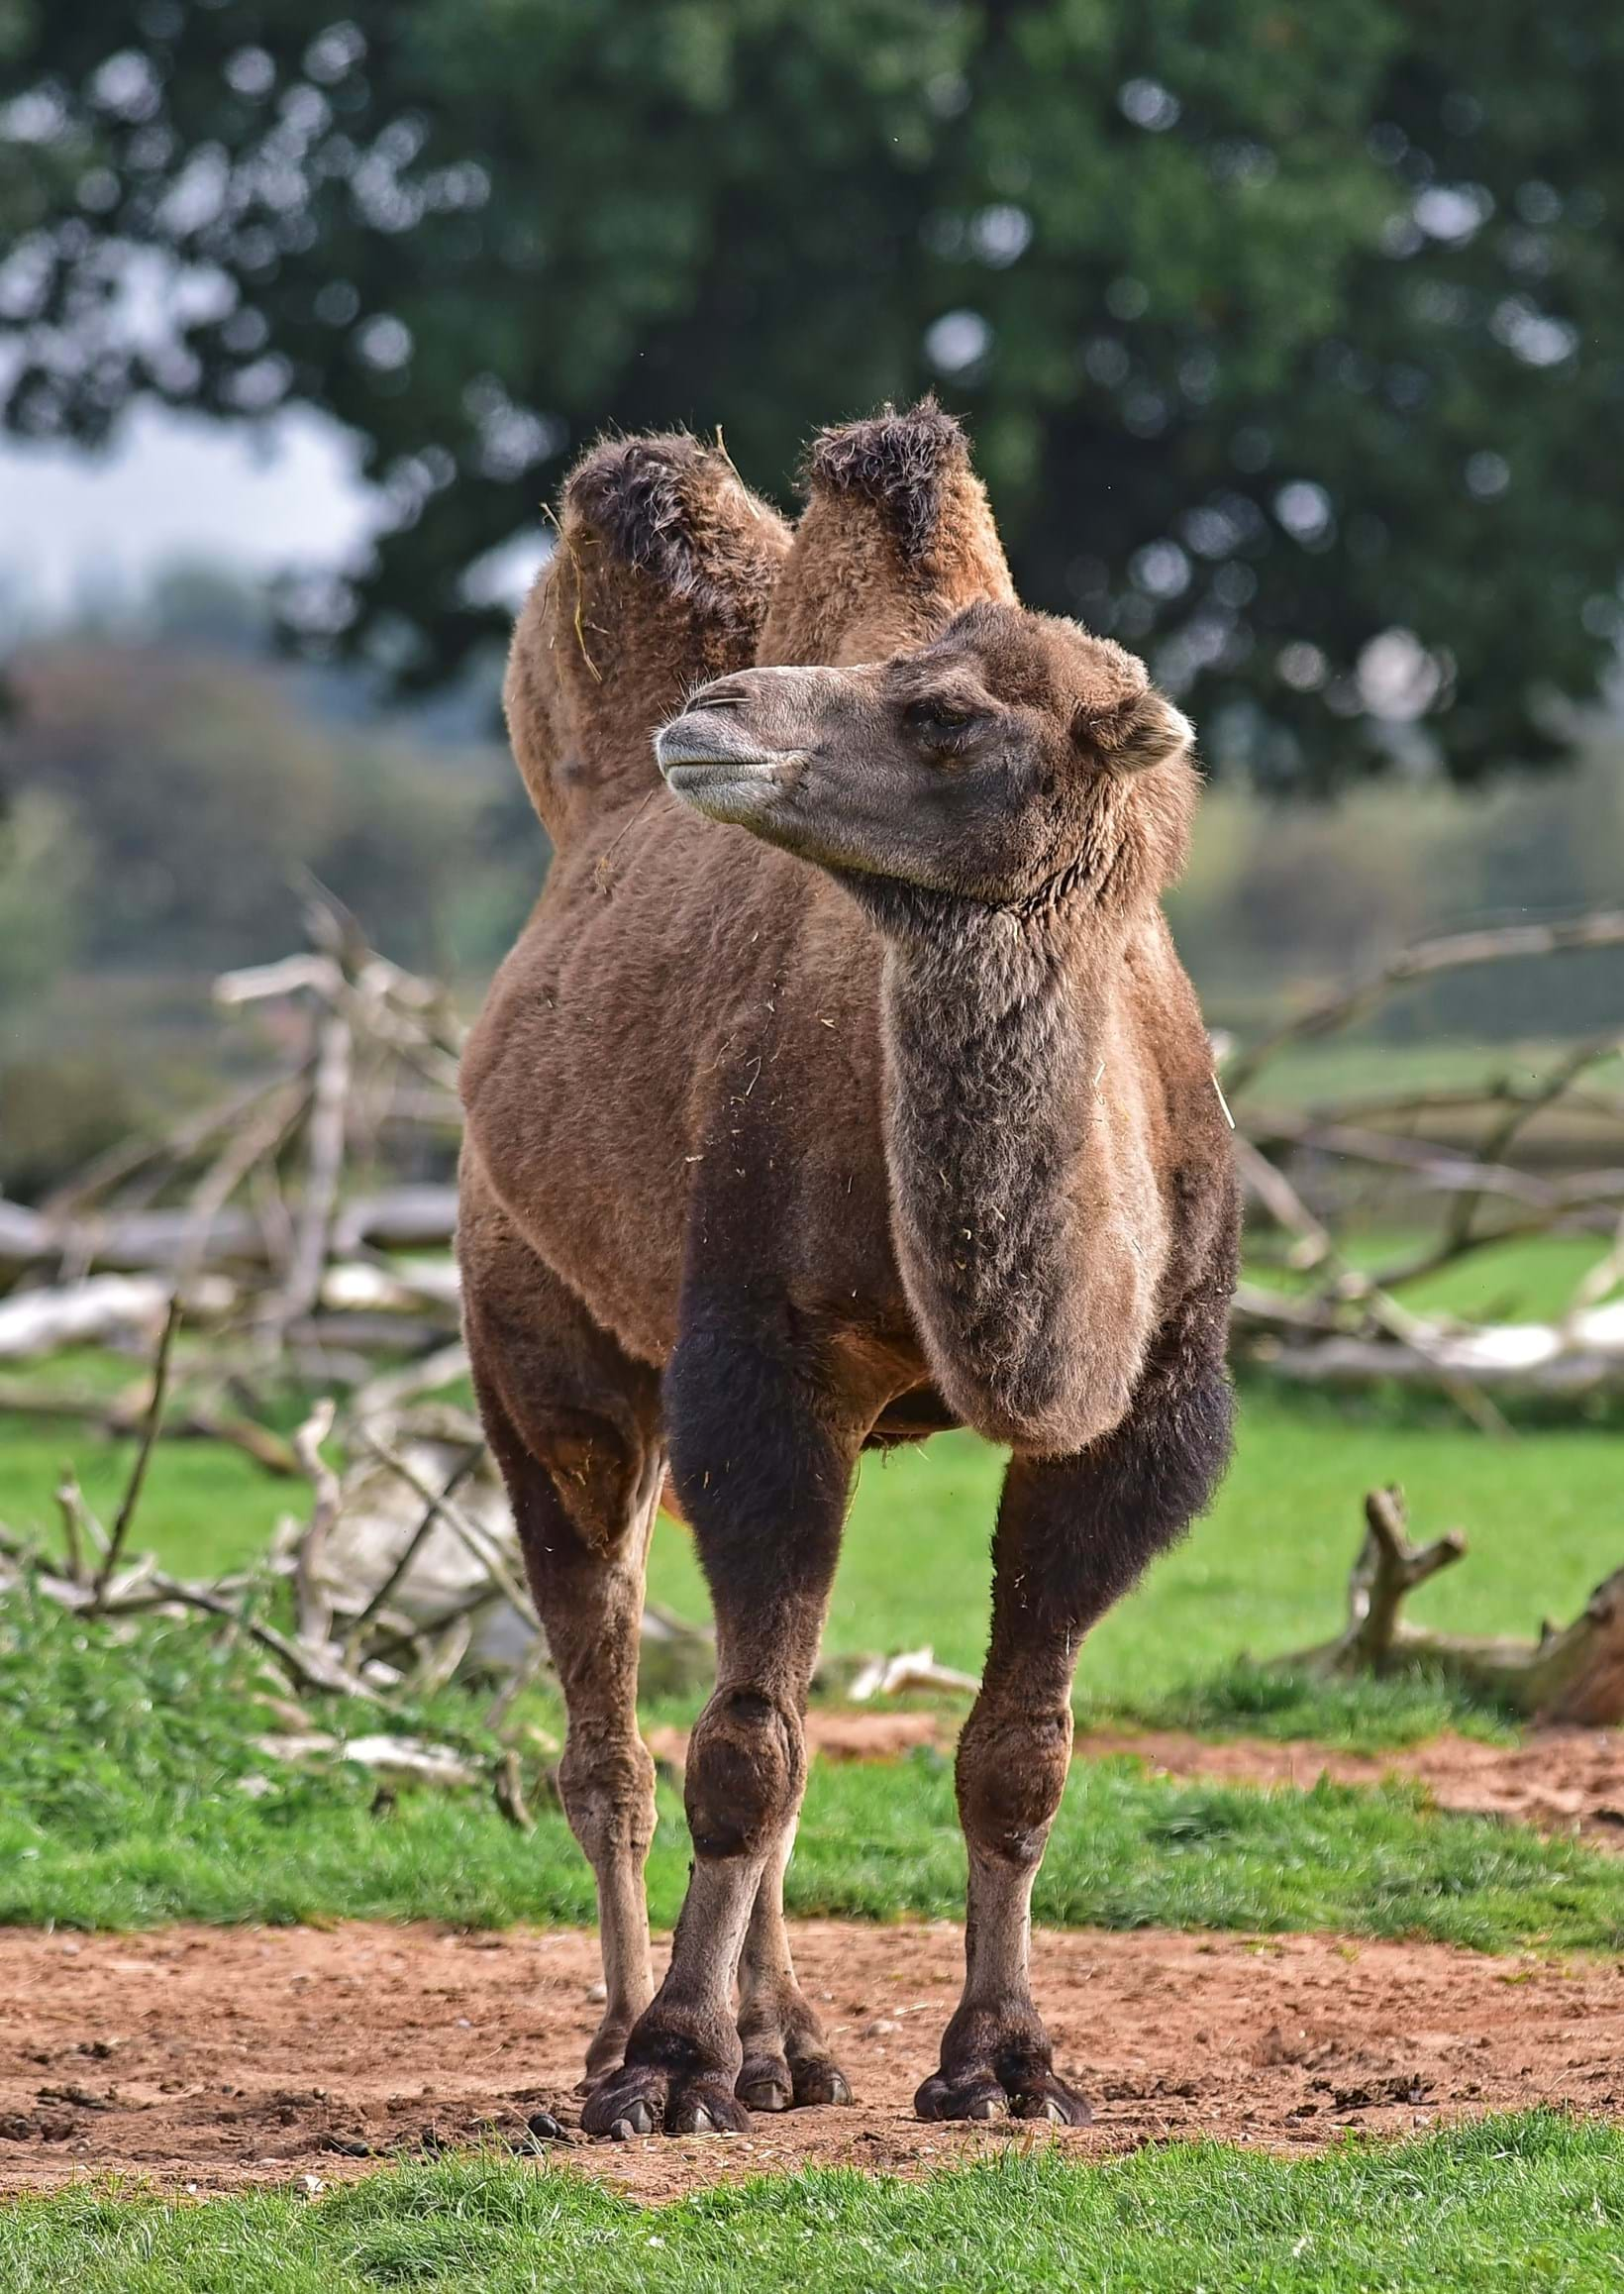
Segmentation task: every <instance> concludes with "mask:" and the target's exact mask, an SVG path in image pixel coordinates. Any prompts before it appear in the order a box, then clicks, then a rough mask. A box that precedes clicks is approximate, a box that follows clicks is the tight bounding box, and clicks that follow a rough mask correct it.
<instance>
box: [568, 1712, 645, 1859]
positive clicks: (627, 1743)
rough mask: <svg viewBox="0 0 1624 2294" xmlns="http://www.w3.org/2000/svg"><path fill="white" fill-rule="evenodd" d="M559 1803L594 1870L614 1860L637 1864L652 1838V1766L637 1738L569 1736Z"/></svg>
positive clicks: (575, 1734)
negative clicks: (628, 1857) (628, 1859)
mask: <svg viewBox="0 0 1624 2294" xmlns="http://www.w3.org/2000/svg"><path fill="white" fill-rule="evenodd" d="M558 1797H559V1799H560V1800H561V1801H562V1802H563V1812H564V1815H565V1816H566V1817H567V1818H568V1820H569V1828H570V1830H571V1831H572V1832H573V1833H574V1835H575V1838H576V1839H577V1841H578V1842H579V1843H580V1848H581V1852H582V1854H583V1855H584V1856H585V1857H586V1860H587V1862H588V1863H589V1864H591V1865H592V1866H593V1868H594V1870H595V1869H596V1868H597V1867H598V1866H599V1865H600V1864H603V1863H607V1862H609V1861H610V1860H612V1859H613V1858H614V1857H615V1856H617V1855H631V1856H634V1857H636V1858H637V1859H638V1860H639V1861H641V1860H642V1858H643V1857H645V1856H646V1855H647V1854H648V1852H649V1843H650V1841H651V1840H652V1839H653V1838H654V1834H655V1764H654V1761H653V1759H652V1758H651V1756H650V1753H649V1750H648V1747H647V1746H646V1745H645V1744H644V1742H643V1740H642V1738H641V1737H639V1736H632V1737H629V1738H628V1737H615V1738H612V1739H604V1738H595V1739H594V1738H587V1739H585V1740H584V1741H583V1740H581V1738H580V1737H579V1734H578V1732H577V1731H575V1730H571V1731H570V1735H569V1740H568V1742H567V1743H566V1744H565V1746H564V1751H563V1758H562V1759H561V1760H560V1761H559V1763H558Z"/></svg>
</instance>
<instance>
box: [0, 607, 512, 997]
mask: <svg viewBox="0 0 1624 2294" xmlns="http://www.w3.org/2000/svg"><path fill="white" fill-rule="evenodd" d="M12 681H13V687H14V692H15V700H16V707H15V711H14V714H13V716H12V719H11V721H10V723H9V724H7V725H6V726H5V727H3V728H0V789H4V790H5V792H6V794H7V795H8V796H9V797H10V799H11V802H12V817H11V819H10V821H9V823H5V822H0V1005H3V1004H4V1002H5V1000H6V997H7V995H8V993H10V994H12V995H16V994H17V993H19V992H20V991H23V990H25V989H34V988H38V987H40V986H42V985H44V984H45V982H46V981H47V980H48V979H49V978H50V977H51V975H52V974H53V973H54V972H56V971H58V970H59V969H61V967H62V966H63V965H64V964H66V963H67V962H68V961H69V960H70V959H72V958H76V957H78V958H82V959H84V960H85V961H86V962H87V963H88V964H90V965H91V966H92V967H107V966H118V967H121V968H123V969H125V970H129V969H130V968H131V967H140V968H143V969H145V970H147V971H161V970H163V969H165V968H168V969H176V970H186V971H200V970H208V971H213V970H218V969H219V968H220V967H221V966H223V965H228V964H235V963H244V962H249V961H252V960H254V959H255V958H259V957H271V956H277V955H281V954H282V953H284V952H285V950H286V949H287V948H288V947H289V946H290V945H291V944H292V943H293V942H294V941H295V940H296V939H297V938H298V934H299V912H298V895H299V884H300V879H301V872H302V871H303V870H306V869H309V870H312V871H314V872H315V874H316V875H317V876H319V877H320V878H321V879H322V881H323V882H324V883H326V884H329V885H331V886H332V887H333V889H334V890H335V891H336V892H338V894H339V895H340V897H341V898H342V899H344V900H345V901H346V902H347V904H348V905H350V906H351V907H352V908H354V909H355V912H356V914H357V915H358V916H360V917H361V919H362V921H363V923H364V925H365V928H366V929H367V931H368V932H369V933H371V934H372V935H373V937H374V938H375V939H376V940H377V942H378V944H379V945H380V946H381V947H383V948H385V949H386V950H387V951H389V952H390V953H391V954H393V955H396V956H399V957H401V958H402V959H404V960H405V961H406V962H408V963H413V964H426V965H433V966H437V967H438V966H445V967H446V968H448V969H452V968H455V967H456V966H457V965H459V964H462V963H468V962H472V963H484V962H487V961H489V960H490V958H491V957H492V955H493V954H494V953H495V952H497V951H498V950H499V948H500V946H501V944H502V943H501V940H500V937H498V938H497V939H496V940H495V942H494V945H493V946H487V945H485V944H484V940H483V938H482V937H481V936H479V935H478V934H477V932H476V933H475V934H474V936H473V938H472V944H471V945H470V944H469V936H468V934H467V933H466V932H464V931H458V929H457V913H456V910H457V904H458V903H460V902H462V901H463V900H464V897H465V888H466V883H467V880H468V879H469V878H472V877H475V876H477V877H478V878H479V879H480V881H481V884H482V886H483V887H484V892H485V898H486V902H487V905H489V906H491V907H493V908H497V907H499V908H501V909H502V910H503V913H502V915H501V917H500V922H501V923H502V924H503V925H505V926H507V927H508V928H509V929H511V926H512V924H513V922H514V920H515V916H516V914H522V913H523V907H524V903H525V902H526V900H527V899H529V898H531V897H533V896H534V892H535V886H536V883H537V881H538V878H539V875H540V865H539V864H540V859H541V854H542V850H543V848H542V844H541V839H540V838H539V836H537V835H536V834H535V833H534V832H532V834H531V835H530V836H528V837H525V838H522V839H513V840H511V842H510V846H509V850H508V853H507V855H506V856H504V858H505V861H506V865H505V866H496V865H494V864H493V863H492V861H491V859H490V857H489V856H488V855H487V854H486V852H485V850H484V813H485V810H486V808H487V807H488V806H489V805H490V804H491V803H492V801H493V799H494V798H495V796H496V793H497V791H498V790H505V788H506V786H507V783H508V782H509V779H510V778H511V777H510V776H509V775H508V774H507V773H505V772H503V771H501V769H500V760H499V759H498V758H497V757H496V756H495V754H494V753H493V752H486V753H484V754H483V755H482V756H475V755H472V754H466V753H464V754H463V755H460V756H457V755H453V754H448V753H445V752H440V753H437V754H435V755H434V756H432V757H431V756H429V755H427V754H425V753H423V752H420V751H416V750H413V749H410V748H408V747H407V746H406V745H405V744H403V743H401V742H399V741H393V740H390V739H387V738H385V737H384V736H382V735H380V734H379V733H378V731H377V730H376V729H375V728H370V727H368V728H357V727H355V726H353V725H349V724H346V723H344V722H342V721H340V722H335V723H323V722H322V721H321V720H319V719H318V718H316V717H314V716H313V715H311V714H309V713H308V711H307V710H306V709H305V708H304V707H302V706H301V705H300V696H299V694H298V693H297V692H296V690H295V689H293V681H292V680H290V679H289V678H287V677H286V675H285V674H284V675H282V676H280V677H278V676H277V675H276V674H274V673H272V672H270V671H268V670H267V669H265V668H264V667H262V666H260V667H250V666H248V665H247V664H245V663H244V662H242V661H241V660H238V659H234V658H233V657H232V656H231V655H230V654H224V653H215V654H208V653H203V652H198V651H180V650H178V649H176V648H174V647H163V646H152V645H145V646H143V645H120V644H116V643H112V642H108V641H97V640H92V639H84V638H80V639H74V640H66V641H63V642H60V643H57V644H53V645H49V646H36V647H32V648H29V649H26V650H25V651H23V652H22V653H20V654H19V655H18V656H17V658H16V660H15V662H14V664H13V670H12Z"/></svg>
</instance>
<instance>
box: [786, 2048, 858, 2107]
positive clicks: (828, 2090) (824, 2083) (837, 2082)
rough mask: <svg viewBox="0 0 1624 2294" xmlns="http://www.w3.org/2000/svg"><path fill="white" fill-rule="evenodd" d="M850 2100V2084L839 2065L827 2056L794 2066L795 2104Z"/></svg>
mask: <svg viewBox="0 0 1624 2294" xmlns="http://www.w3.org/2000/svg"><path fill="white" fill-rule="evenodd" d="M851 2100H852V2082H851V2080H850V2079H848V2078H847V2076H846V2073H845V2072H844V2071H843V2070H842V2069H841V2067H840V2065H839V2064H838V2063H835V2062H831V2061H830V2060H829V2058H828V2057H827V2056H820V2057H819V2058H818V2059H817V2060H816V2061H815V2062H810V2063H797V2064H796V2065H795V2101H796V2102H797V2104H803V2105H806V2104H818V2103H837V2104H841V2105H845V2104H849V2103H850V2102H851Z"/></svg>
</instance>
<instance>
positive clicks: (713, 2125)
mask: <svg viewBox="0 0 1624 2294" xmlns="http://www.w3.org/2000/svg"><path fill="white" fill-rule="evenodd" d="M665 2127H666V2132H667V2133H668V2134H671V2135H748V2134H749V2133H750V2113H749V2112H748V2111H747V2110H746V2109H745V2107H744V2105H743V2104H742V2103H740V2102H738V2101H737V2100H736V2098H735V2097H734V2096H732V2095H730V2094H728V2093H727V2092H726V2091H725V2090H724V2089H722V2088H720V2087H717V2086H715V2085H711V2084H707V2085H706V2086H704V2087H702V2088H695V2089H691V2090H690V2091H689V2092H688V2093H687V2094H678V2096H677V2097H676V2100H675V2101H674V2102H673V2103H672V2105H671V2107H670V2109H669V2111H668V2112H667V2113H666V2115H665Z"/></svg>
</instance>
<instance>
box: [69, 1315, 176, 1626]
mask: <svg viewBox="0 0 1624 2294" xmlns="http://www.w3.org/2000/svg"><path fill="white" fill-rule="evenodd" d="M179 1328H180V1295H179V1293H178V1292H177V1293H176V1294H175V1295H174V1297H173V1298H171V1299H170V1301H169V1311H168V1313H167V1314H166V1315H165V1316H164V1321H163V1334H162V1336H161V1337H160V1338H159V1340H158V1342H157V1353H156V1355H155V1356H154V1358H153V1362H152V1401H151V1402H150V1403H149V1404H148V1406H147V1417H146V1422H145V1423H144V1424H143V1426H142V1429H141V1444H140V1447H139V1448H138V1449H137V1451H136V1457H135V1463H134V1464H133V1465H132V1467H131V1468H130V1479H129V1481H128V1482H127V1483H126V1485H125V1491H124V1498H123V1502H122V1503H121V1505H120V1507H119V1510H118V1514H117V1517H116V1518H115V1520H114V1523H113V1528H112V1533H111V1535H110V1536H109V1537H108V1540H107V1551H106V1553H105V1555H104V1556H103V1558H102V1565H101V1569H100V1571H99V1572H98V1574H97V1577H96V1581H95V1586H94V1591H93V1599H92V1604H91V1606H92V1607H93V1608H98V1609H99V1608H100V1607H101V1605H102V1603H103V1601H104V1600H105V1598H106V1594H107V1588H108V1586H109V1585H110V1584H111V1582H112V1580H113V1577H114V1575H115V1573H116V1572H117V1569H118V1566H119V1556H120V1555H121V1554H122V1553H123V1551H124V1544H125V1539H126V1538H127V1537H128V1536H129V1534H130V1524H131V1522H132V1521H134V1519H135V1517H136V1508H137V1507H138V1506H139V1505H140V1504H141V1493H142V1491H143V1489H144V1488H145V1487H146V1483H147V1468H148V1466H149V1464H150V1463H151V1462H152V1445H153V1443H154V1442H155V1441H156V1440H157V1434H158V1428H159V1426H160V1425H161V1424H162V1423H163V1404H164V1400H165V1397H166V1396H167V1394H168V1391H169V1358H170V1356H171V1355H172V1353H173V1352H174V1343H175V1332H176V1331H177V1330H178V1329H179Z"/></svg>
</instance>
